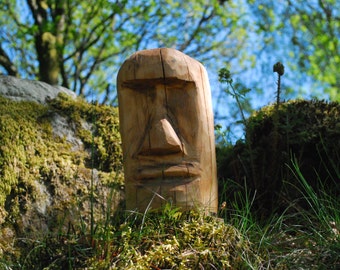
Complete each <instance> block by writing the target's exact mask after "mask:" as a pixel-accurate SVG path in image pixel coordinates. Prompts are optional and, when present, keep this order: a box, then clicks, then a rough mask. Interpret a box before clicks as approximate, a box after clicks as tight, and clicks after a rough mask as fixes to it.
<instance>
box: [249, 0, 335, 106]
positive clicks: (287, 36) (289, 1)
mask: <svg viewBox="0 0 340 270" xmlns="http://www.w3.org/2000/svg"><path fill="white" fill-rule="evenodd" d="M248 3H249V5H250V7H251V10H252V12H253V15H254V18H255V20H256V25H257V31H258V34H259V35H261V37H262V39H263V41H264V42H265V43H266V45H269V46H271V48H270V49H269V50H270V51H271V53H274V52H275V51H280V54H281V57H282V55H285V57H286V58H284V59H281V60H283V61H284V60H286V62H291V63H292V64H293V66H291V68H292V67H293V68H295V71H296V73H305V74H306V76H308V75H309V76H311V77H312V78H313V79H314V80H315V81H317V82H321V83H322V84H323V88H324V92H326V93H327V94H328V95H329V97H330V99H332V100H338V101H339V100H340V92H339V88H340V74H339V66H340V46H339V39H340V14H339V10H340V2H339V1H336V0H313V1H293V0H285V1H268V0H260V1H254V0H250V1H248ZM297 70H299V71H297Z"/></svg>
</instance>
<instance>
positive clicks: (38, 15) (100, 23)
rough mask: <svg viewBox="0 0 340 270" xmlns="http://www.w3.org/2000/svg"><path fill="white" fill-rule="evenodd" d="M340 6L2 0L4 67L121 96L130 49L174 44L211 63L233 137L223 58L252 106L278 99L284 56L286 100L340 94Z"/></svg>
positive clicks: (98, 96)
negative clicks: (120, 79) (221, 75)
mask: <svg viewBox="0 0 340 270" xmlns="http://www.w3.org/2000/svg"><path fill="white" fill-rule="evenodd" d="M339 12H340V2H339V1H336V0H310V1H298V0H297V1H294V0H278V1H269V0H260V1H254V0H239V1H235V0H234V1H232V0H209V1H208V0H195V1H179V0H178V1H176V0H148V1H147V0H96V1H80V0H45V1H43V0H2V1H1V2H0V74H5V75H12V76H16V77H20V78H28V79H34V80H41V81H44V82H47V83H49V84H52V85H54V84H59V85H62V86H64V87H66V88H69V89H71V90H73V91H74V92H76V93H77V95H81V96H84V97H85V98H86V99H87V100H89V101H98V102H99V103H105V104H110V105H114V106H116V105H117V92H116V75H117V72H118V69H119V67H120V66H121V64H122V63H123V61H124V60H125V59H126V58H127V57H128V56H129V55H131V54H132V53H134V52H135V51H138V50H143V49H150V48H156V47H171V48H176V49H178V50H180V51H183V52H184V53H186V54H188V55H189V56H191V57H193V58H196V59H197V60H199V61H201V62H202V63H203V64H204V65H205V66H206V68H207V70H208V73H209V77H210V81H211V88H212V95H213V103H214V104H213V105H214V110H215V112H214V113H215V123H218V124H220V125H222V128H223V130H226V131H228V133H226V134H228V140H230V141H233V140H235V138H237V137H239V136H240V134H241V133H240V129H238V128H237V123H238V121H237V120H238V119H239V118H240V114H239V111H238V108H237V106H236V104H235V101H234V100H233V97H232V96H230V95H228V94H227V92H228V91H227V89H226V88H225V87H226V86H225V85H221V84H220V83H219V82H218V72H219V70H220V69H221V68H225V67H226V68H228V69H229V70H230V71H231V74H232V76H233V78H234V79H235V81H234V84H235V85H236V87H237V88H238V89H251V90H250V91H249V92H248V93H247V95H246V96H245V97H244V98H243V99H241V101H242V108H243V109H244V112H245V113H246V115H249V114H250V113H251V112H252V111H253V110H256V109H258V108H259V107H261V106H263V105H266V104H268V103H271V102H274V101H275V89H276V80H277V77H276V74H275V73H273V65H274V64H275V63H276V62H278V61H280V62H282V63H283V64H284V65H285V68H286V72H285V74H284V79H283V83H282V89H283V92H282V96H281V98H282V99H283V100H287V99H295V98H305V99H309V98H318V99H326V100H333V101H340V92H339V90H338V89H339V86H340V75H339V66H340V48H339V39H340V14H339ZM241 92H242V91H241ZM244 92H247V91H244ZM235 123H236V124H235ZM235 125H236V126H235Z"/></svg>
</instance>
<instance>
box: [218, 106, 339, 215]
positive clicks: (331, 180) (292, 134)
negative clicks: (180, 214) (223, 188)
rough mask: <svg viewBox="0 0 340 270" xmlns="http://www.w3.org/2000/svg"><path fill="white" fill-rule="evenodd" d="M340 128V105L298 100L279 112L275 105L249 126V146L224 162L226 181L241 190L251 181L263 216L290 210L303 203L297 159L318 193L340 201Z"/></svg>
mask: <svg viewBox="0 0 340 270" xmlns="http://www.w3.org/2000/svg"><path fill="white" fill-rule="evenodd" d="M339 123H340V104H339V103H338V102H325V101H319V100H311V101H307V100H294V101H289V102H285V103H282V104H280V106H279V108H278V110H277V109H276V107H275V105H270V106H266V107H264V108H262V109H261V110H259V111H257V112H256V113H254V115H252V116H251V117H250V118H249V119H248V120H247V125H246V136H245V137H246V140H245V141H240V142H238V143H237V144H236V145H235V146H234V147H232V148H231V149H227V150H228V151H225V152H227V153H224V154H223V155H224V157H220V159H219V162H218V163H219V174H220V177H223V178H224V179H227V178H230V179H233V180H235V181H236V182H237V183H238V184H239V185H243V184H244V181H246V183H247V188H248V191H249V190H252V191H253V192H256V197H255V205H254V207H257V209H261V210H260V211H261V213H265V212H266V211H269V212H270V211H272V210H274V209H276V208H281V206H282V208H283V209H285V207H287V205H285V203H284V202H287V203H290V202H292V201H294V200H296V199H298V197H301V194H298V192H297V189H296V188H297V187H298V188H301V187H299V186H298V184H297V179H296V177H295V175H294V172H292V170H291V169H290V168H293V166H292V159H293V158H296V160H297V162H298V166H299V167H300V169H301V172H302V174H303V176H304V177H305V178H306V179H307V181H308V182H309V184H310V185H311V186H312V187H313V188H314V189H315V190H323V189H322V188H321V186H325V187H327V190H328V191H329V192H333V194H332V195H335V196H337V195H340V183H339V181H338V175H337V174H338V173H339V171H340V156H339V153H340V141H339V137H340V124H339ZM249 149H250V152H249ZM220 153H223V151H220ZM250 157H252V158H253V160H254V170H252V169H251V167H252V166H251V160H250ZM229 192H231V194H232V192H234V191H232V190H230V191H229ZM225 197H228V196H225ZM272 208H274V209H272Z"/></svg>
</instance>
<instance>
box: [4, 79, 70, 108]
mask: <svg viewBox="0 0 340 270" xmlns="http://www.w3.org/2000/svg"><path fill="white" fill-rule="evenodd" d="M59 93H65V94H67V95H69V96H70V97H72V98H76V94H75V93H74V92H73V91H70V90H68V89H66V88H64V87H61V86H58V85H56V86H52V85H49V84H47V83H44V82H39V81H31V80H25V79H18V78H15V77H12V76H3V75H0V95H1V96H3V97H5V98H9V99H11V100H15V101H35V102H38V103H41V104H46V100H49V99H53V98H56V97H57V95H58V94H59Z"/></svg>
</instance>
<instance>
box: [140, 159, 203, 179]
mask: <svg viewBox="0 0 340 270" xmlns="http://www.w3.org/2000/svg"><path fill="white" fill-rule="evenodd" d="M199 175H200V170H199V168H198V166H195V165H193V164H190V163H189V164H178V165H174V164H171V165H164V164H162V165H159V166H144V167H141V168H140V169H138V171H137V173H136V180H139V181H140V180H143V182H144V181H148V180H162V181H164V182H165V183H166V182H174V181H176V180H178V181H183V182H188V181H189V182H191V181H193V180H194V179H196V178H197V177H198V176H199Z"/></svg>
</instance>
